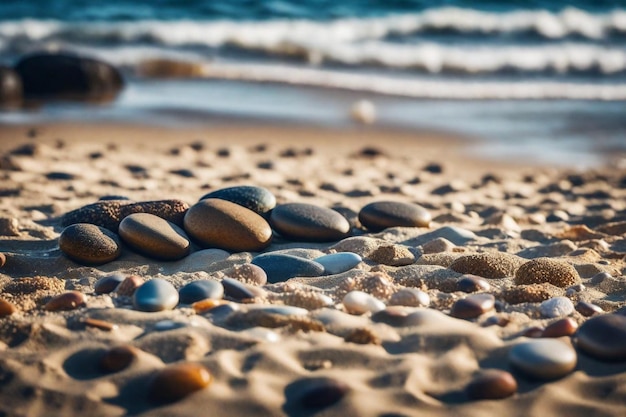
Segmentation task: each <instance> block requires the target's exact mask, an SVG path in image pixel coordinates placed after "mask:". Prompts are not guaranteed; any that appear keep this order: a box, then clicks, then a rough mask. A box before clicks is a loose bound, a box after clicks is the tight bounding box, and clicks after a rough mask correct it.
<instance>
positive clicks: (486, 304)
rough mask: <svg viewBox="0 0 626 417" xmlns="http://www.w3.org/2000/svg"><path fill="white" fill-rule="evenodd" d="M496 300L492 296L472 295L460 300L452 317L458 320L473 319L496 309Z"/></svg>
mask: <svg viewBox="0 0 626 417" xmlns="http://www.w3.org/2000/svg"><path fill="white" fill-rule="evenodd" d="M495 302H496V299H495V298H494V296H493V295H491V294H472V295H469V296H467V297H465V298H463V299H461V300H458V301H456V302H455V303H454V305H453V306H452V309H451V310H450V315H451V316H452V317H456V318H458V319H473V318H476V317H478V316H480V315H481V314H484V313H486V312H488V311H491V310H493V309H494V306H495Z"/></svg>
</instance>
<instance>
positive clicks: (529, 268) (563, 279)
mask: <svg viewBox="0 0 626 417" xmlns="http://www.w3.org/2000/svg"><path fill="white" fill-rule="evenodd" d="M542 282H547V283H550V284H552V285H556V286H557V287H561V288H565V287H569V286H571V285H576V284H579V283H580V276H579V275H578V272H576V269H574V267H573V266H572V265H570V264H568V263H567V262H564V261H559V260H556V259H552V258H537V259H532V260H530V261H528V262H526V263H525V264H523V265H522V266H520V267H519V268H518V269H517V272H516V273H515V283H516V284H518V285H524V284H539V283H542Z"/></svg>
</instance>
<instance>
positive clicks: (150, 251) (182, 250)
mask: <svg viewBox="0 0 626 417" xmlns="http://www.w3.org/2000/svg"><path fill="white" fill-rule="evenodd" d="M119 234H120V237H121V238H122V240H123V241H124V242H125V243H126V244H127V245H128V246H129V247H130V248H132V249H134V250H135V251H137V252H139V253H141V254H143V255H145V256H147V257H149V258H154V259H160V260H164V261H175V260H178V259H181V258H183V257H185V256H187V255H188V254H189V251H190V243H189V238H188V237H187V235H186V234H185V231H184V230H182V229H181V228H180V227H178V226H176V225H175V224H174V223H171V222H168V221H167V220H165V219H162V218H160V217H158V216H155V215H154V214H149V213H134V214H131V215H129V216H126V217H125V218H124V220H122V221H121V223H120V226H119Z"/></svg>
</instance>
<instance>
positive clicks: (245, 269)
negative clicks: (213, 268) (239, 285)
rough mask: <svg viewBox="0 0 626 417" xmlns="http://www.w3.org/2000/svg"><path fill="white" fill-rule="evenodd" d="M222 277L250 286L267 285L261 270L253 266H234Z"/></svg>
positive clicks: (265, 275)
mask: <svg viewBox="0 0 626 417" xmlns="http://www.w3.org/2000/svg"><path fill="white" fill-rule="evenodd" d="M224 275H225V276H227V277H229V278H233V279H236V280H238V281H241V282H244V283H246V284H250V285H265V284H266V283H267V274H266V273H265V271H264V270H263V268H261V267H260V266H257V265H254V264H243V265H235V266H233V267H232V268H230V269H227V270H226V271H224Z"/></svg>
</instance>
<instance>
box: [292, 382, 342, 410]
mask: <svg viewBox="0 0 626 417" xmlns="http://www.w3.org/2000/svg"><path fill="white" fill-rule="evenodd" d="M303 385H304V386H303V388H302V391H301V392H300V397H299V398H300V404H301V405H302V406H303V407H305V408H308V409H321V408H326V407H329V406H331V405H333V404H335V403H337V402H339V401H341V399H342V398H343V397H345V395H346V394H347V393H348V392H349V391H350V387H349V386H348V385H347V384H346V383H345V382H342V381H338V380H336V379H331V378H324V377H320V378H315V379H313V378H312V379H309V380H306V381H303Z"/></svg>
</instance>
